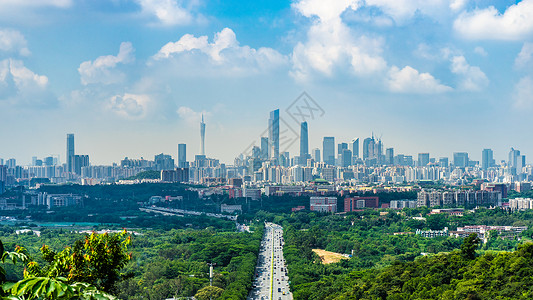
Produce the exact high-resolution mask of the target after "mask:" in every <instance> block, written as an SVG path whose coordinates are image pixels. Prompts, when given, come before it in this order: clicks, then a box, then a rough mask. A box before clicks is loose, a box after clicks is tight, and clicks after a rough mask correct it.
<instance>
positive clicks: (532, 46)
mask: <svg viewBox="0 0 533 300" xmlns="http://www.w3.org/2000/svg"><path fill="white" fill-rule="evenodd" d="M532 56H533V43H524V45H523V46H522V50H520V53H518V56H517V57H516V59H515V61H514V64H515V66H516V67H517V68H523V67H525V66H527V65H529V63H530V62H531V57H532Z"/></svg>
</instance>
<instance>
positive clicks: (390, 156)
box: [385, 148, 394, 165]
mask: <svg viewBox="0 0 533 300" xmlns="http://www.w3.org/2000/svg"><path fill="white" fill-rule="evenodd" d="M385 164H387V165H394V149H393V148H387V150H385Z"/></svg>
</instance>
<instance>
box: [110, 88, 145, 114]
mask: <svg viewBox="0 0 533 300" xmlns="http://www.w3.org/2000/svg"><path fill="white" fill-rule="evenodd" d="M150 102H151V99H150V97H149V96H148V95H142V94H129V93H125V94H123V95H115V96H113V97H111V98H110V99H109V103H108V108H109V109H110V110H111V111H113V112H114V113H116V114H117V115H119V116H121V117H124V118H126V119H133V120H137V119H142V118H144V117H145V116H146V115H147V113H148V110H149V104H150Z"/></svg>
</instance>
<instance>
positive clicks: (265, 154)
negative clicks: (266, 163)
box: [261, 137, 270, 160]
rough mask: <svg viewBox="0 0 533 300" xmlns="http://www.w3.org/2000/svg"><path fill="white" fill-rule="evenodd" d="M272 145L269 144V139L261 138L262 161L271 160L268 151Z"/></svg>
mask: <svg viewBox="0 0 533 300" xmlns="http://www.w3.org/2000/svg"><path fill="white" fill-rule="evenodd" d="M269 148H270V145H269V144H268V138H267V137H261V159H264V160H267V159H268V158H269V155H268V150H269Z"/></svg>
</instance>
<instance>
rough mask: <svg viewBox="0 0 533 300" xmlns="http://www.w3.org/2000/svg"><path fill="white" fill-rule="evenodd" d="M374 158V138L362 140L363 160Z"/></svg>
mask: <svg viewBox="0 0 533 300" xmlns="http://www.w3.org/2000/svg"><path fill="white" fill-rule="evenodd" d="M373 157H374V138H373V137H372V138H366V139H364V140H363V159H367V158H373Z"/></svg>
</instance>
